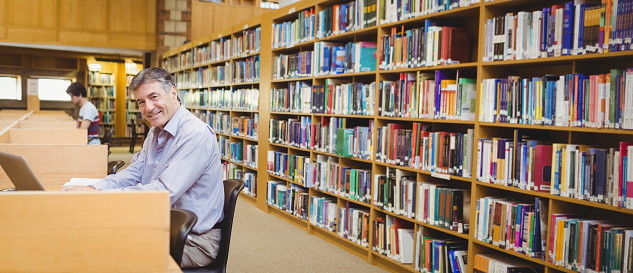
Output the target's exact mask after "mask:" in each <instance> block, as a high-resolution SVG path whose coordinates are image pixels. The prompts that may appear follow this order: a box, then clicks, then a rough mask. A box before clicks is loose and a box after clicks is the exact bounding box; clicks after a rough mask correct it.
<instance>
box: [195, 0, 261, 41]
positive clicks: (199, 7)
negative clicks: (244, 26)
mask: <svg viewBox="0 0 633 273" xmlns="http://www.w3.org/2000/svg"><path fill="white" fill-rule="evenodd" d="M265 12H271V10H268V9H262V8H259V7H254V6H235V5H226V4H216V3H208V2H207V3H201V2H198V1H193V2H192V8H191V40H192V41H193V40H196V39H199V38H202V37H204V36H207V35H209V34H211V33H216V32H220V31H222V30H224V29H227V28H229V27H232V26H234V25H235V24H236V23H239V22H244V21H247V20H249V19H251V18H254V17H257V16H260V15H262V14H264V13H265ZM210 14H211V16H210Z"/></svg>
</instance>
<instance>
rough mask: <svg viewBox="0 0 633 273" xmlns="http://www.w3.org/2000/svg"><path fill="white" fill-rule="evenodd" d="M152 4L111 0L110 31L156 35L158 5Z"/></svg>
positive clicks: (127, 0) (148, 2)
mask: <svg viewBox="0 0 633 273" xmlns="http://www.w3.org/2000/svg"><path fill="white" fill-rule="evenodd" d="M150 2H151V1H129V0H110V4H111V5H110V8H111V13H110V31H112V32H122V33H137V34H144V33H156V29H155V25H156V15H155V14H156V5H155V3H154V4H151V3H150ZM150 14H151V15H150ZM150 20H151V21H150ZM150 31H151V32H150Z"/></svg>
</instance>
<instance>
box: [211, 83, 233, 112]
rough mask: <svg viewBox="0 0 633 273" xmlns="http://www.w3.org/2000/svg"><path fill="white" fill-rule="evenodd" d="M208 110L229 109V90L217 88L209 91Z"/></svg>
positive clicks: (230, 103)
mask: <svg viewBox="0 0 633 273" xmlns="http://www.w3.org/2000/svg"><path fill="white" fill-rule="evenodd" d="M208 98H209V108H211V109H226V110H229V109H231V107H232V105H233V96H232V93H231V89H230V88H217V89H211V90H210V91H209V97H208Z"/></svg>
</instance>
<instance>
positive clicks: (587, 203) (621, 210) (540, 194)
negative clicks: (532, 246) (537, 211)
mask: <svg viewBox="0 0 633 273" xmlns="http://www.w3.org/2000/svg"><path fill="white" fill-rule="evenodd" d="M475 183H476V184H477V185H481V186H484V187H490V188H496V189H501V190H505V191H511V192H516V193H520V194H525V195H532V196H535V197H542V198H548V199H553V200H558V201H563V202H567V203H573V204H577V205H583V206H588V207H595V208H599V209H603V210H610V211H615V212H619V213H625V214H633V209H627V208H620V207H616V206H612V205H607V204H604V203H598V202H591V201H587V200H580V199H576V198H571V197H564V196H558V195H553V194H551V193H547V192H538V191H531V190H523V189H519V188H515V187H510V186H504V185H498V184H491V183H486V182H481V181H476V182H475Z"/></svg>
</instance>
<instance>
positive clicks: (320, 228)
mask: <svg viewBox="0 0 633 273" xmlns="http://www.w3.org/2000/svg"><path fill="white" fill-rule="evenodd" d="M308 224H309V225H310V226H311V227H312V228H314V229H318V230H319V231H321V232H324V233H326V234H329V235H331V236H334V237H335V238H337V239H339V240H340V241H341V242H345V243H346V244H347V245H348V246H352V247H354V248H358V249H359V250H361V251H364V252H367V251H369V246H362V245H359V244H357V243H355V242H352V241H350V240H349V239H347V238H344V237H342V236H341V235H339V234H338V232H336V231H330V230H328V229H326V228H322V227H320V226H317V225H315V224H313V223H310V221H308ZM337 224H338V223H337Z"/></svg>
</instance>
